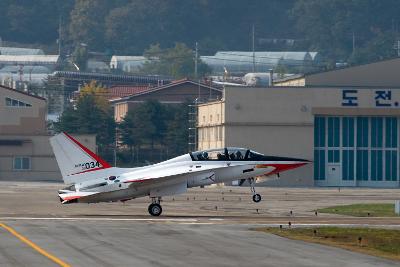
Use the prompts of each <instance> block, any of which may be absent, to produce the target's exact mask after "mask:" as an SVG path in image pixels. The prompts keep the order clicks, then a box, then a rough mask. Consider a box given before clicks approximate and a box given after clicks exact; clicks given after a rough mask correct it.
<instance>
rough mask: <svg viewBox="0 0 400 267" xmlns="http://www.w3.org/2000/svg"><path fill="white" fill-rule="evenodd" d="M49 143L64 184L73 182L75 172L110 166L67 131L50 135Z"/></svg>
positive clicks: (85, 171)
mask: <svg viewBox="0 0 400 267" xmlns="http://www.w3.org/2000/svg"><path fill="white" fill-rule="evenodd" d="M50 144H51V146H52V148H53V152H54V154H55V156H56V160H57V163H58V167H59V168H60V170H61V174H62V177H63V180H64V182H65V183H66V184H70V183H75V182H76V181H77V177H76V176H75V175H77V174H83V173H88V172H93V171H97V170H102V169H107V168H111V165H110V164H108V163H107V162H106V161H104V160H103V159H102V158H100V157H99V156H97V155H96V154H95V153H93V152H92V151H90V150H89V149H88V148H86V147H85V146H83V145H82V144H81V143H79V142H78V141H77V140H76V139H74V138H73V137H72V136H70V135H68V134H67V133H60V134H58V135H56V136H53V137H51V138H50Z"/></svg>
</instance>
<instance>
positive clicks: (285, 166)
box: [256, 162, 307, 175]
mask: <svg viewBox="0 0 400 267" xmlns="http://www.w3.org/2000/svg"><path fill="white" fill-rule="evenodd" d="M306 164H307V163H306V162H305V163H295V164H290V163H288V164H257V165H256V168H268V167H274V168H275V170H273V171H272V172H270V173H268V175H269V174H275V173H279V172H284V171H287V170H291V169H295V168H298V167H301V166H304V165H306Z"/></svg>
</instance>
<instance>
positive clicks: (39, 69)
mask: <svg viewBox="0 0 400 267" xmlns="http://www.w3.org/2000/svg"><path fill="white" fill-rule="evenodd" d="M20 70H21V67H20V66H14V65H9V66H5V67H4V68H1V69H0V73H13V72H15V73H18V72H19V71H20ZM22 70H23V71H24V73H25V74H30V73H40V74H42V73H45V74H49V73H51V71H50V69H49V68H48V67H46V66H40V65H24V66H23V68H22Z"/></svg>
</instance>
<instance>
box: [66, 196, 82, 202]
mask: <svg viewBox="0 0 400 267" xmlns="http://www.w3.org/2000/svg"><path fill="white" fill-rule="evenodd" d="M81 197H82V196H69V197H65V198H62V199H63V200H67V201H68V200H73V199H77V198H81Z"/></svg>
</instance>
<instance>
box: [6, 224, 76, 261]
mask: <svg viewBox="0 0 400 267" xmlns="http://www.w3.org/2000/svg"><path fill="white" fill-rule="evenodd" d="M0 227H3V228H4V229H5V230H7V231H8V232H10V233H11V234H12V235H13V236H15V237H17V238H18V239H19V240H21V241H22V242H24V243H25V244H27V245H28V246H30V247H31V248H33V249H34V250H36V251H37V252H39V253H40V254H42V255H43V256H45V257H47V258H48V259H50V260H51V261H53V262H55V263H57V264H58V265H60V266H62V267H70V265H69V264H67V263H65V262H63V261H62V260H60V259H59V258H57V257H56V256H53V255H52V254H50V253H48V252H47V251H45V250H44V249H42V248H41V247H39V246H38V245H36V244H35V243H33V242H32V241H30V240H29V239H27V238H26V237H24V236H23V235H21V234H19V233H18V232H17V231H15V230H14V229H12V228H11V227H10V226H7V225H5V224H4V223H0Z"/></svg>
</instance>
